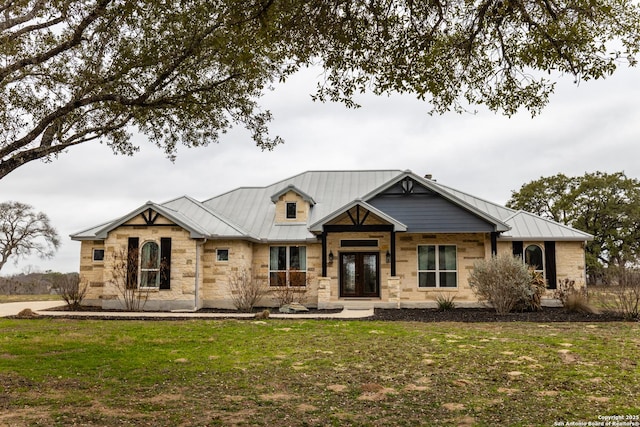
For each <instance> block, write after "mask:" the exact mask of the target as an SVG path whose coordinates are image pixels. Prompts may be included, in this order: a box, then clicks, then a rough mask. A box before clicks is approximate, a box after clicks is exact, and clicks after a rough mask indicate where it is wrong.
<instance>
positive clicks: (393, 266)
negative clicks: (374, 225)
mask: <svg viewBox="0 0 640 427" xmlns="http://www.w3.org/2000/svg"><path fill="white" fill-rule="evenodd" d="M390 237H391V277H395V275H396V232H395V231H394V230H391V233H390Z"/></svg>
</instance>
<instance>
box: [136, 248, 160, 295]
mask: <svg viewBox="0 0 640 427" xmlns="http://www.w3.org/2000/svg"><path fill="white" fill-rule="evenodd" d="M140 287H141V288H158V287H160V247H159V246H158V244H157V243H156V242H147V243H145V244H144V245H142V250H141V251H140Z"/></svg>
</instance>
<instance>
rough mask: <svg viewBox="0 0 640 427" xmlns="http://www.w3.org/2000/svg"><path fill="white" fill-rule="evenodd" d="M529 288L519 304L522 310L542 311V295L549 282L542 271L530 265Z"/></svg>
mask: <svg viewBox="0 0 640 427" xmlns="http://www.w3.org/2000/svg"><path fill="white" fill-rule="evenodd" d="M528 269H529V289H528V290H527V292H526V293H527V297H525V298H524V299H523V300H521V301H519V303H518V304H517V306H519V307H520V309H521V310H522V311H540V310H542V295H544V293H545V291H546V290H547V282H546V281H545V280H544V276H543V275H542V273H541V272H539V271H536V270H535V269H533V268H532V267H529V268H528Z"/></svg>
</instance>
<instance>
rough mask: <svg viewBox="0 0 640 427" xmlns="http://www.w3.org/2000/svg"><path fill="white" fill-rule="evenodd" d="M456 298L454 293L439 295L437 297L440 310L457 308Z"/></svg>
mask: <svg viewBox="0 0 640 427" xmlns="http://www.w3.org/2000/svg"><path fill="white" fill-rule="evenodd" d="M454 299H456V297H455V296H454V295H442V294H441V295H438V296H437V297H436V303H437V304H438V310H439V311H447V310H453V309H454V308H456V304H455V303H454V302H453V300H454Z"/></svg>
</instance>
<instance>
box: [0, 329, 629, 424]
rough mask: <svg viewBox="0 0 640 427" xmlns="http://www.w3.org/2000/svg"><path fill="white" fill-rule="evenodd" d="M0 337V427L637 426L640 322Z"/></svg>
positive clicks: (58, 332)
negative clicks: (619, 422)
mask: <svg viewBox="0 0 640 427" xmlns="http://www.w3.org/2000/svg"><path fill="white" fill-rule="evenodd" d="M0 330H1V331H2V334H1V335H0V425H18V426H21V425H60V426H62V425H74V424H76V425H100V426H112V425H153V426H156V425H183V426H196V425H197V426H203V425H264V426H272V425H276V426H299V425H310V426H316V425H317V426H325V425H336V426H343V425H354V426H356V425H357V426H361V425H375V426H378V425H380V426H382V425H406V426H414V425H469V426H470V425H481V426H498V425H500V426H507V425H535V426H538V425H548V426H552V425H554V423H555V424H556V425H559V424H560V423H561V422H565V423H569V422H574V423H578V422H584V423H588V422H603V423H604V422H605V421H604V420H610V419H612V418H607V417H611V416H622V417H623V419H624V420H628V421H630V422H633V423H637V424H636V425H640V407H638V399H639V396H640V368H639V367H638V361H639V360H640V324H639V323H637V322H635V323H631V322H629V323H624V322H612V323H531V322H514V323H464V324H463V323H418V322H380V321H315V320H313V321H302V320H291V321H284V320H274V319H269V320H266V321H253V320H251V321H237V320H221V321H209V320H193V321H115V320H111V321H98V320H64V319H58V320H52V319H35V320H15V319H0ZM603 425H604V424H603ZM611 425H613V424H611ZM629 425H633V424H629Z"/></svg>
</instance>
